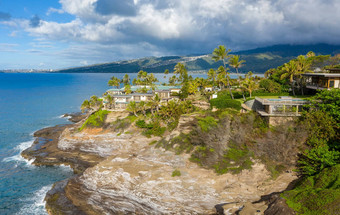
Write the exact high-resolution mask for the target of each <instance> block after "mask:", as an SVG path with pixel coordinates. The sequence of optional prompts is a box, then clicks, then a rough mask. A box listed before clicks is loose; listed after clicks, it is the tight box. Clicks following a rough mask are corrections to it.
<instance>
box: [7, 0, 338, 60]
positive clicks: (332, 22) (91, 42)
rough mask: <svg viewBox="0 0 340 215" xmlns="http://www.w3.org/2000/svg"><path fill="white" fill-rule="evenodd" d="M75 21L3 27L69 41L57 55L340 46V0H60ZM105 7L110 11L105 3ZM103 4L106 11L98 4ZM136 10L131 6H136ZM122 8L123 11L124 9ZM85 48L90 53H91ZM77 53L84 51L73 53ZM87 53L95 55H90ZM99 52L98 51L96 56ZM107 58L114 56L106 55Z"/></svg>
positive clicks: (84, 56)
mask: <svg viewBox="0 0 340 215" xmlns="http://www.w3.org/2000/svg"><path fill="white" fill-rule="evenodd" d="M59 2H60V4H61V9H55V8H50V9H49V10H48V11H47V14H50V13H54V12H57V13H63V12H65V13H68V14H72V15H73V16H75V17H76V18H75V19H74V20H72V21H70V22H67V23H58V22H52V21H44V20H41V21H40V23H39V24H40V25H39V26H38V27H36V28H32V27H31V26H29V21H28V20H15V19H11V20H7V21H2V22H1V23H2V24H6V25H8V26H12V27H13V28H16V30H18V29H20V28H23V29H25V30H26V31H27V32H29V33H30V34H32V35H33V36H35V37H37V38H42V39H45V40H53V41H59V42H65V43H66V44H69V48H68V49H64V50H63V51H61V52H60V53H59V54H60V55H62V56H64V55H67V54H70V53H72V54H71V55H72V56H71V57H75V56H76V57H77V58H78V56H79V58H80V57H82V59H79V60H78V61H77V62H80V61H83V60H87V61H88V62H89V63H90V62H92V61H90V59H91V57H92V58H97V56H100V57H98V59H97V61H99V60H100V59H108V58H112V60H115V58H122V57H126V58H134V57H139V56H148V55H165V54H190V53H207V52H211V51H212V50H213V48H215V47H216V46H217V45H219V44H225V45H227V46H228V47H230V48H232V49H237V48H238V49H242V48H252V47H257V46H264V45H273V44H284V43H333V44H340V28H339V27H338V21H339V20H340V1H339V0H328V1H322V0H306V1H296V0H285V1H283V0H209V1H207V0H133V1H132V0H129V1H116V0H115V1H108V0H60V1H59ZM104 6H107V8H104V9H105V10H104V11H103V7H104ZM100 7H101V8H100ZM132 7H133V8H132ZM118 10H124V11H118ZM86 50H87V51H86ZM75 53H78V55H77V54H75ZM88 53H89V54H88ZM94 55H96V56H94ZM108 56H109V57H108Z"/></svg>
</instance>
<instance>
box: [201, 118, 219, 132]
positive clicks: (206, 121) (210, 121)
mask: <svg viewBox="0 0 340 215" xmlns="http://www.w3.org/2000/svg"><path fill="white" fill-rule="evenodd" d="M197 119H198V125H199V127H200V128H201V130H202V131H204V132H208V131H209V130H210V129H212V128H214V127H217V124H218V121H217V120H215V118H214V117H211V116H207V117H205V118H201V117H197Z"/></svg>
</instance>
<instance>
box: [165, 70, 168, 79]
mask: <svg viewBox="0 0 340 215" xmlns="http://www.w3.org/2000/svg"><path fill="white" fill-rule="evenodd" d="M168 74H169V70H168V69H166V70H165V71H164V78H166V75H168Z"/></svg>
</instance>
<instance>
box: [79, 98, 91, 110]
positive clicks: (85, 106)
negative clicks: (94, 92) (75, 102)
mask: <svg viewBox="0 0 340 215" xmlns="http://www.w3.org/2000/svg"><path fill="white" fill-rule="evenodd" d="M80 109H81V112H85V111H86V110H88V109H91V104H90V102H89V100H87V99H85V100H84V102H83V104H81V106H80Z"/></svg>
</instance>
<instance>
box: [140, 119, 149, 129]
mask: <svg viewBox="0 0 340 215" xmlns="http://www.w3.org/2000/svg"><path fill="white" fill-rule="evenodd" d="M136 126H137V127H139V128H148V129H152V128H153V124H151V123H150V124H147V123H146V122H145V121H144V120H142V119H140V120H137V121H136Z"/></svg>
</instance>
